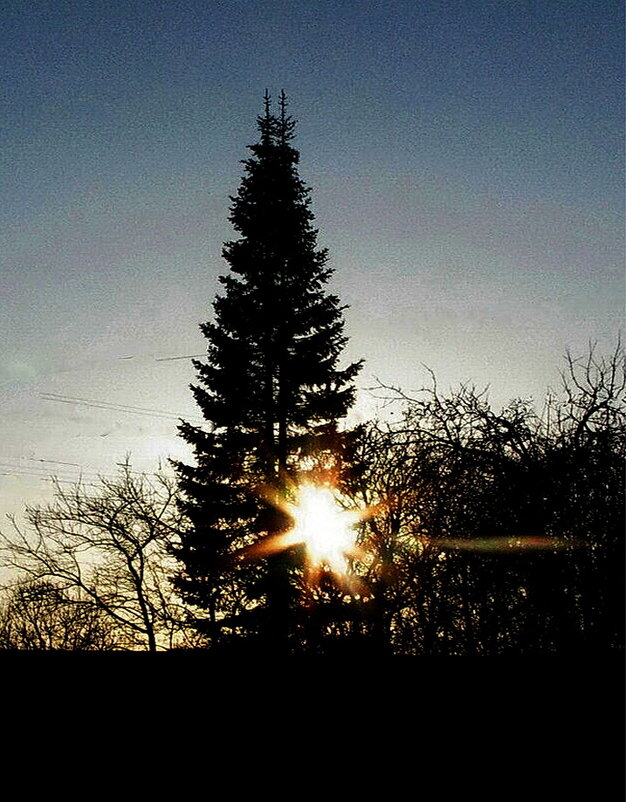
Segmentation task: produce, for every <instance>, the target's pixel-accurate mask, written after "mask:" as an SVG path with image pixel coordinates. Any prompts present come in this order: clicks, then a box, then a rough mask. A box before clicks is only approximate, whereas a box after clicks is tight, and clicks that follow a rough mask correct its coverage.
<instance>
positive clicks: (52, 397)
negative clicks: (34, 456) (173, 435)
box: [39, 393, 205, 422]
mask: <svg viewBox="0 0 626 802" xmlns="http://www.w3.org/2000/svg"><path fill="white" fill-rule="evenodd" d="M39 395H40V397H41V398H43V400H44V401H58V402H59V403H62V404H75V405H76V406H83V407H94V408H96V409H109V410H112V411H114V412H128V413H130V414H133V415H144V416H148V417H153V418H164V419H165V420H177V421H178V420H180V419H181V418H183V419H185V418H192V419H194V420H197V421H202V422H205V421H203V420H202V419H201V418H199V417H198V416H194V415H185V416H183V415H178V414H176V413H175V412H169V411H165V410H160V409H149V408H148V407H138V406H134V405H132V404H116V403H110V402H108V401H94V400H92V399H88V398H76V397H74V396H68V395H61V394H60V393H40V394H39Z"/></svg>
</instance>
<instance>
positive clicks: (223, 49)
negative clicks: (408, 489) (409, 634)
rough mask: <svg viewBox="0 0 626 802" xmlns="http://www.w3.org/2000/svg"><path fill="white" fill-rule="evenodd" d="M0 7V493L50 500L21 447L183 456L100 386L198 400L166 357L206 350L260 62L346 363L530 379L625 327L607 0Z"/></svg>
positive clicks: (14, 503) (165, 427) (617, 14)
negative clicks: (330, 275) (279, 114)
mask: <svg viewBox="0 0 626 802" xmlns="http://www.w3.org/2000/svg"><path fill="white" fill-rule="evenodd" d="M3 5H4V9H3V26H2V30H1V32H0V60H1V61H2V65H1V66H2V70H1V71H0V74H1V78H0V81H1V83H2V94H1V102H2V107H3V108H2V120H3V123H2V131H1V144H2V150H1V153H2V161H1V168H0V169H1V172H2V183H1V186H2V192H3V203H2V206H1V208H0V226H1V231H2V243H3V244H2V249H1V251H0V271H1V286H2V309H3V313H2V315H1V316H0V335H1V342H2V349H1V351H0V397H1V398H2V406H3V416H2V422H0V463H1V465H0V473H2V474H4V475H0V508H1V509H4V510H14V509H17V508H19V506H20V505H21V504H22V503H23V501H37V500H39V499H40V498H44V497H45V495H46V492H47V490H46V488H47V484H46V482H45V481H44V479H43V478H42V477H38V476H34V475H33V474H35V473H38V472H41V473H42V475H43V474H45V473H46V472H47V473H50V472H52V471H53V470H54V469H55V467H58V471H59V473H60V474H61V472H62V471H63V472H64V473H63V474H62V475H63V476H65V477H67V478H71V477H72V476H74V475H76V472H77V471H78V467H77V466H79V465H80V466H82V467H83V470H84V471H85V476H92V475H94V474H95V472H97V471H101V472H104V473H111V472H112V471H113V469H114V466H115V462H118V461H120V460H121V459H122V458H123V456H124V454H125V453H126V452H128V451H131V452H132V454H133V458H134V460H135V462H136V463H137V464H138V465H139V466H140V467H141V468H142V469H149V467H150V466H151V465H152V464H153V463H154V461H155V459H156V458H157V456H158V455H165V454H167V453H172V454H177V455H183V454H184V449H183V444H181V443H179V442H178V438H177V437H176V435H175V433H174V425H173V419H171V418H168V417H167V416H166V417H164V418H157V417H155V416H150V415H141V414H133V413H131V412H128V411H126V412H123V411H121V410H120V408H119V407H120V405H126V406H134V407H142V408H146V409H156V410H162V411H166V412H171V413H173V414H182V415H187V416H191V415H193V414H195V413H196V410H195V408H194V405H193V401H192V399H191V394H190V393H189V391H188V389H187V385H188V383H189V382H190V381H192V380H193V371H192V369H191V366H190V364H189V362H188V361H186V360H177V359H173V360H169V361H168V360H165V361H163V358H165V357H171V356H179V355H183V354H194V353H201V352H202V351H203V350H204V347H205V343H204V341H203V339H202V337H201V335H200V333H199V330H198V326H197V324H198V323H199V322H201V321H203V320H206V319H207V318H208V317H209V316H210V314H211V307H210V304H211V300H212V298H213V296H214V294H215V292H216V290H217V287H218V285H217V276H218V275H219V274H220V273H221V272H224V270H225V269H226V266H225V264H224V263H223V261H222V260H221V257H220V251H221V244H222V242H223V241H224V240H226V239H229V238H230V237H231V236H232V232H231V230H230V227H229V224H228V220H227V217H228V206H229V200H228V196H229V194H233V193H234V192H235V191H236V189H237V186H238V183H239V181H240V178H241V164H240V160H241V159H242V158H245V157H246V148H245V146H246V145H247V144H250V143H252V142H253V141H255V139H256V129H255V117H256V115H257V114H258V113H259V112H260V110H261V105H262V102H261V101H262V95H263V91H264V89H265V88H266V87H268V88H269V90H270V91H271V92H272V93H273V94H274V95H277V94H278V92H279V91H280V89H281V88H284V89H285V91H286V92H287V94H288V96H289V99H290V102H291V111H292V113H293V115H294V116H295V117H296V119H297V120H298V128H297V140H296V143H297V146H298V147H299V148H300V151H301V175H302V178H303V179H304V180H305V181H306V182H307V183H308V184H309V185H310V186H311V187H312V198H313V210H314V213H315V215H316V224H317V225H318V227H319V229H320V235H319V241H320V244H321V245H324V246H327V247H328V248H329V250H330V255H331V260H332V265H333V267H334V268H335V270H336V274H335V277H334V279H333V283H332V287H331V289H332V290H333V291H335V292H337V293H338V294H339V295H340V297H341V298H342V300H343V301H344V302H345V303H347V304H349V306H350V308H349V310H347V312H346V317H347V333H348V334H349V335H350V337H351V341H350V344H349V347H348V351H347V353H346V359H358V358H361V357H363V358H365V360H366V366H365V368H364V371H363V373H362V377H361V380H360V384H361V385H362V386H363V387H368V386H371V385H372V384H374V378H373V377H377V378H378V379H380V380H381V381H383V382H385V383H388V384H396V385H400V386H402V387H403V388H405V389H406V390H414V389H417V388H419V387H420V386H422V385H423V384H424V383H425V382H426V381H427V378H428V377H427V374H426V372H425V370H424V368H423V364H426V365H428V366H429V367H430V368H432V369H433V370H434V371H435V373H436V375H437V376H438V378H439V380H440V384H441V385H442V386H443V387H444V388H445V387H447V386H449V385H453V384H456V383H457V382H459V381H465V380H472V381H474V382H476V384H478V385H479V386H483V385H486V384H489V385H490V387H491V390H490V392H491V397H492V399H493V401H494V403H495V404H496V405H499V404H502V403H505V402H506V401H507V400H509V399H510V398H512V397H514V396H520V395H521V396H524V397H528V396H532V397H533V398H535V399H536V400H537V402H538V403H539V404H540V403H541V399H542V394H543V391H544V390H545V388H546V385H547V384H550V383H551V384H557V383H558V370H559V368H560V367H561V357H562V354H563V353H564V351H565V349H566V348H567V347H570V348H571V349H572V351H573V352H575V353H577V352H582V351H584V350H585V348H586V344H587V342H588V341H589V340H590V339H591V340H597V341H598V344H599V347H600V348H601V349H603V350H609V349H610V348H611V346H612V345H613V344H614V342H615V339H616V336H617V332H618V330H619V329H620V328H623V306H624V243H623V203H624V201H623V181H624V165H623V119H624V108H623V73H624V70H623V66H624V65H623V60H624V59H623V44H622V36H623V6H622V3H621V2H594V3H589V2H577V1H576V0H574V1H572V0H569V1H568V2H562V1H561V0H525V1H522V0H500V1H499V2H496V1H495V0H483V1H482V2H479V0H439V1H438V2H436V1H435V0H428V1H427V2H420V0H412V2H408V1H401V0H387V2H350V1H349V0H343V1H342V2H339V0H326V1H324V0H316V2H307V0H299V1H298V2H287V1H286V0H283V1H282V2H279V1H278V0H275V1H272V0H267V1H266V2H254V0H245V2H243V1H242V2H238V1H237V0H225V1H224V2H211V1H210V0H206V1H205V2H198V1H197V0H181V1H180V2H177V1H176V0H170V1H169V2H158V1H155V0H141V2H135V0H128V1H127V2H115V1H114V0H113V1H112V0H108V2H99V0H95V1H90V0H82V1H81V2H79V1H78V0H75V1H73V0H69V1H66V2H64V1H63V0H50V2H41V1H40V0H21V1H20V2H17V1H15V2H12V1H11V0H9V2H5V3H4V4H3ZM42 393H44V394H46V393H56V394H59V395H63V396H65V397H67V398H84V399H87V400H97V401H99V402H101V403H102V404H103V407H104V406H107V405H112V406H111V407H110V408H108V409H105V408H103V407H100V408H97V407H93V406H86V405H80V404H72V403H64V402H62V401H56V402H55V401H51V400H46V399H44V398H42V397H41V394H42ZM113 407H115V409H114V408H113ZM371 408H372V402H370V401H368V400H367V396H366V394H365V393H363V394H362V396H361V401H360V406H359V411H360V414H362V415H366V414H369V411H370V410H371ZM42 460H56V461H57V463H61V462H68V463H73V464H74V465H73V467H71V466H61V465H56V464H55V463H52V462H45V461H42Z"/></svg>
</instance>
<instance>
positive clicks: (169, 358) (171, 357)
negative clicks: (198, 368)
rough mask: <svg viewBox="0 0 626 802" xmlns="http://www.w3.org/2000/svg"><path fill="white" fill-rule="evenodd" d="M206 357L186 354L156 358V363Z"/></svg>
mask: <svg viewBox="0 0 626 802" xmlns="http://www.w3.org/2000/svg"><path fill="white" fill-rule="evenodd" d="M201 356H206V353H204V354H185V355H184V356H155V357H154V361H155V362H172V361H173V360H174V359H198V357H201ZM129 358H132V357H124V359H129Z"/></svg>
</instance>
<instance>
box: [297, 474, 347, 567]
mask: <svg viewBox="0 0 626 802" xmlns="http://www.w3.org/2000/svg"><path fill="white" fill-rule="evenodd" d="M286 506H287V512H289V514H290V515H291V516H292V518H293V520H294V526H293V529H292V530H291V531H290V533H289V535H290V539H291V538H293V542H294V543H303V544H304V546H305V549H306V554H307V565H308V566H309V569H310V570H313V571H319V570H324V569H327V570H329V571H331V572H332V573H333V574H335V575H337V576H345V575H347V574H348V573H349V565H348V557H350V556H353V555H354V554H355V553H356V537H357V532H356V530H355V525H356V523H357V522H358V521H359V520H360V518H361V513H360V511H359V510H346V509H344V508H343V507H342V506H341V504H340V503H339V502H338V500H337V498H336V496H335V494H334V493H333V491H332V489H331V488H330V487H325V486H318V485H312V484H305V485H300V487H298V489H297V493H296V501H295V503H294V504H287V505H286Z"/></svg>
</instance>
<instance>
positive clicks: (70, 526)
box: [0, 461, 186, 651]
mask: <svg viewBox="0 0 626 802" xmlns="http://www.w3.org/2000/svg"><path fill="white" fill-rule="evenodd" d="M175 495H176V488H175V483H174V481H173V480H172V479H171V478H169V477H168V476H166V475H164V474H163V473H157V474H154V475H151V476H148V475H146V474H141V473H138V472H135V471H133V470H132V469H131V467H130V465H129V464H128V461H126V462H125V463H124V464H123V465H122V466H121V468H120V472H119V475H118V476H117V477H116V478H114V479H108V478H103V477H101V478H100V481H99V484H98V486H97V487H96V489H95V490H93V491H91V488H88V487H87V486H85V485H84V484H83V483H82V482H81V481H79V482H77V483H76V484H74V485H72V486H70V487H69V489H68V488H67V487H64V486H62V485H61V483H60V482H58V481H56V482H55V498H54V502H53V503H52V504H50V505H48V506H45V507H27V508H26V511H25V520H26V525H25V526H24V527H22V526H21V525H19V524H18V523H17V521H16V520H15V518H11V519H10V520H11V529H10V531H9V532H8V533H1V532H0V541H1V542H2V547H1V548H0V557H1V558H2V561H3V564H4V565H5V567H8V568H12V569H17V571H18V572H19V573H18V577H19V582H20V583H23V582H24V581H25V580H30V582H31V585H30V587H31V589H32V588H33V587H34V588H38V589H39V590H41V589H42V588H47V589H48V590H47V592H46V593H45V594H43V595H42V594H41V593H40V596H41V598H43V599H45V600H46V603H47V604H48V605H49V604H50V603H52V601H54V599H55V598H56V599H57V601H58V602H59V603H62V604H63V605H67V604H68V603H71V604H74V605H77V604H78V605H80V607H81V608H82V609H87V608H91V610H92V611H96V612H97V613H98V615H99V616H105V617H106V618H107V619H108V620H109V621H110V622H111V624H112V625H114V628H115V630H116V631H117V640H118V643H120V644H123V648H134V649H148V650H150V651H156V650H157V649H162V648H169V647H172V646H174V645H177V644H180V643H185V642H186V627H185V608H183V606H182V604H181V602H180V600H179V598H178V597H177V595H176V594H175V592H174V590H173V587H172V584H171V581H170V578H171V576H172V575H173V574H174V573H175V571H176V568H177V564H176V562H175V560H174V559H173V557H172V556H171V549H172V547H173V546H175V545H176V544H177V543H178V533H179V531H180V523H181V513H180V512H179V510H178V507H177V505H176V498H175ZM33 582H34V583H35V584H34V585H33V584H32V583H33ZM42 583H43V584H42ZM52 589H54V592H53V591H52ZM29 592H30V591H29ZM54 594H56V596H55V595H54ZM16 598H19V592H18V596H17V597H16ZM20 603H21V604H22V605H23V599H22V601H21V602H20ZM31 607H32V604H31Z"/></svg>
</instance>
